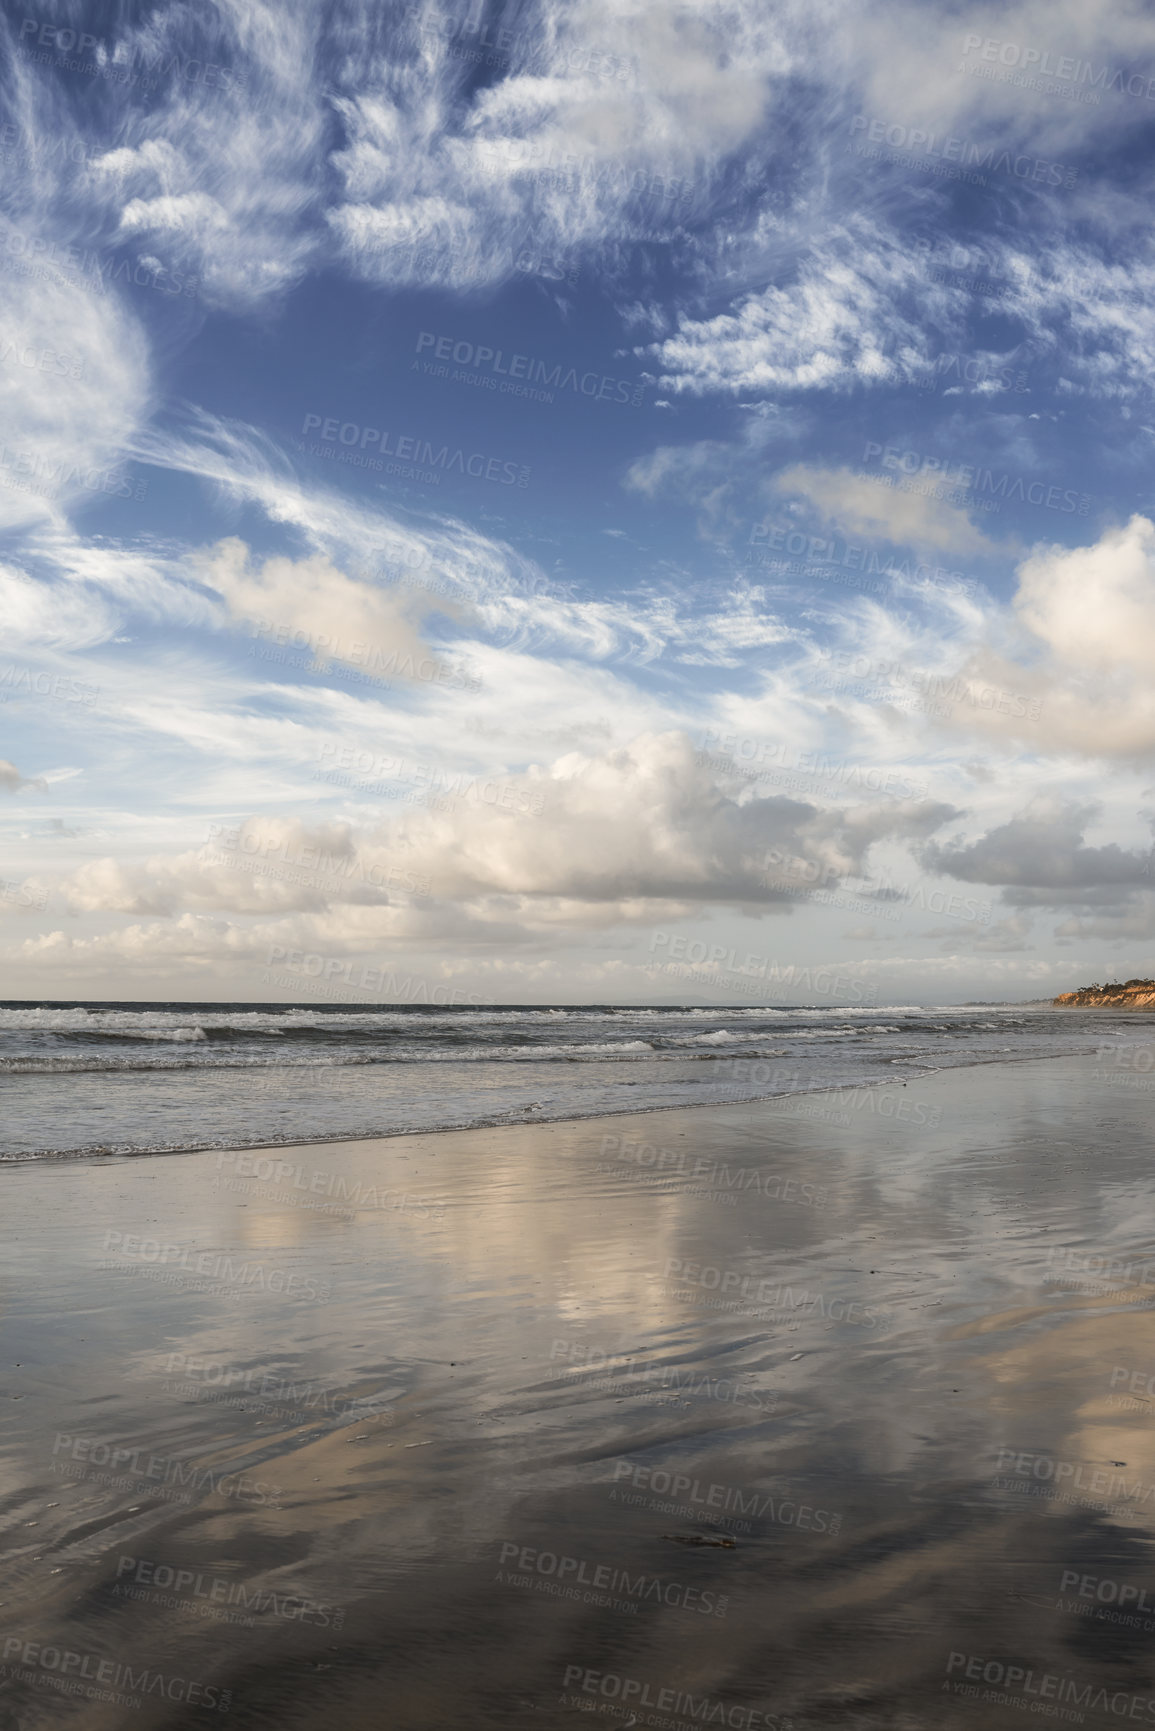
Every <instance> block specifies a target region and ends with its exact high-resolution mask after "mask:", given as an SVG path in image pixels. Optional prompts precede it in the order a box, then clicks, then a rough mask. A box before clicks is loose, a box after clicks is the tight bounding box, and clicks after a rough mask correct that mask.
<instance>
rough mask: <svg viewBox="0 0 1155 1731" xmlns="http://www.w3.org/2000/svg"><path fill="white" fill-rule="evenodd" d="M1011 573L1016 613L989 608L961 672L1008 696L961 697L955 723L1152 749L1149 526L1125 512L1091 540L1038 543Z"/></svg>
mask: <svg viewBox="0 0 1155 1731" xmlns="http://www.w3.org/2000/svg"><path fill="white" fill-rule="evenodd" d="M1018 575H1019V584H1018V589H1017V592H1016V595H1015V601H1014V615H1013V618H1012V619H1001V620H1000V618H999V616H998V615H997V614H993V613H992V614H991V615H990V617H989V618H988V621H987V632H986V635H985V638H984V640H983V641H982V642H981V643H980V644H978V645H977V646H976V648H975V650H974V652H973V653H972V654H971V655H970V657H969V658H968V659H967V661H966V662H965V664H964V665H963V666H962V667H961V668H960V669H959V670H958V678H959V680H960V681H961V682H963V683H970V684H971V685H976V686H985V687H986V688H987V689H989V690H996V691H997V690H998V689H999V688H1001V691H1002V696H1003V699H1005V701H1004V700H1001V701H1000V702H999V703H997V704H996V703H994V702H991V703H989V704H987V705H985V706H984V705H975V704H971V705H969V706H968V707H967V708H966V709H964V708H963V706H961V705H959V706H957V707H956V711H955V715H956V719H959V720H962V721H964V722H965V724H966V725H968V726H970V727H973V728H975V729H979V730H982V731H984V732H988V733H991V734H1001V735H1003V736H1004V737H1018V738H1021V739H1025V740H1027V741H1029V742H1030V743H1031V744H1032V745H1033V746H1035V748H1036V749H1038V750H1041V751H1046V752H1049V753H1053V752H1073V753H1077V754H1080V755H1091V756H1095V755H1102V756H1104V757H1108V756H1109V757H1118V758H1123V759H1133V760H1138V759H1140V758H1142V757H1145V756H1146V755H1147V754H1148V753H1149V752H1150V751H1151V749H1152V747H1153V746H1155V688H1153V687H1152V683H1151V678H1150V667H1151V659H1150V657H1151V650H1152V646H1153V645H1155V524H1153V523H1152V522H1151V521H1150V519H1148V518H1146V517H1142V516H1134V517H1132V518H1131V520H1130V522H1129V523H1128V524H1127V525H1126V526H1125V527H1124V528H1116V529H1107V530H1105V531H1104V533H1103V535H1102V536H1101V537H1100V539H1099V540H1098V541H1097V542H1096V543H1095V544H1094V545H1093V546H1091V547H1076V548H1067V547H1061V546H1044V547H1040V548H1036V550H1035V551H1034V553H1032V554H1031V556H1030V557H1029V558H1028V559H1026V560H1024V561H1023V563H1022V564H1021V565H1020V566H1019V571H1018ZM1016 626H1017V629H1016V628H1015V627H1016Z"/></svg>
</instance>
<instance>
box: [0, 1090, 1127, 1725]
mask: <svg viewBox="0 0 1155 1731" xmlns="http://www.w3.org/2000/svg"><path fill="white" fill-rule="evenodd" d="M1115 1082H1118V1078H1117V1077H1116V1078H1115ZM1149 1085H1150V1084H1149V1081H1148V1079H1146V1078H1145V1077H1144V1076H1143V1075H1142V1074H1133V1075H1131V1076H1130V1077H1129V1080H1128V1085H1127V1086H1122V1085H1112V1078H1111V1076H1109V1075H1107V1074H1105V1073H1104V1071H1103V1069H1102V1068H1101V1067H1097V1066H1096V1062H1095V1059H1094V1058H1093V1057H1092V1056H1090V1055H1088V1056H1083V1057H1078V1056H1071V1055H1066V1056H1064V1057H1063V1058H1062V1059H1061V1060H1060V1059H1054V1060H1051V1059H1032V1060H1030V1061H1027V1062H1017V1063H1001V1064H990V1063H988V1064H983V1065H979V1066H971V1067H960V1068H956V1069H948V1070H943V1071H940V1072H939V1073H938V1074H936V1075H930V1076H923V1077H917V1078H912V1079H910V1080H909V1081H908V1082H906V1083H905V1084H904V1083H902V1082H901V1081H896V1082H893V1083H890V1084H889V1085H886V1086H881V1087H874V1088H872V1089H869V1090H863V1089H856V1090H855V1091H854V1094H853V1099H854V1101H855V1104H853V1105H849V1104H848V1101H849V1099H850V1096H848V1095H843V1096H841V1097H840V1094H839V1093H838V1092H831V1093H824V1094H808V1095H805V1096H799V1095H794V1096H792V1097H789V1098H787V1099H782V1100H774V1101H766V1100H764V1101H758V1102H753V1103H750V1102H743V1101H735V1102H733V1103H731V1104H728V1105H727V1104H718V1103H715V1104H712V1105H711V1106H709V1107H708V1108H676V1109H667V1110H662V1111H654V1112H642V1113H630V1114H626V1115H618V1116H616V1117H603V1118H596V1119H585V1120H583V1121H572V1122H552V1123H542V1124H517V1125H506V1126H500V1127H489V1128H482V1129H471V1130H464V1131H458V1132H437V1133H433V1134H409V1135H404V1136H395V1137H392V1138H379V1139H373V1140H364V1141H356V1142H324V1143H321V1142H317V1143H312V1144H308V1143H302V1144H299V1145H296V1146H282V1147H276V1148H271V1149H267V1150H264V1151H261V1150H256V1149H250V1150H247V1151H242V1150H236V1149H232V1150H230V1149H214V1150H209V1151H207V1152H201V1153H185V1154H173V1155H141V1156H135V1157H122V1156H114V1157H108V1158H104V1159H95V1158H92V1159H71V1160H40V1161H29V1162H23V1163H18V1164H15V1165H13V1166H11V1167H10V1168H9V1169H7V1170H6V1171H5V1172H4V1173H3V1183H4V1187H5V1217H6V1220H7V1222H8V1224H9V1232H8V1234H7V1235H6V1236H7V1239H8V1242H7V1244H6V1248H5V1283H4V1300H5V1308H4V1322H3V1334H4V1346H3V1352H2V1354H0V1363H2V1364H3V1384H2V1387H0V1411H2V1412H3V1415H4V1432H3V1443H2V1448H3V1486H4V1509H5V1517H4V1521H5V1563H4V1572H3V1577H2V1584H0V1600H2V1601H3V1603H2V1605H0V1619H2V1622H0V1627H2V1636H0V1663H2V1667H3V1670H2V1675H0V1726H3V1727H5V1731H9V1728H10V1727H15V1726H19V1727H22V1728H25V1727H33V1726H36V1727H39V1726H42V1725H57V1724H59V1725H65V1724H68V1725H83V1726H85V1727H93V1728H94V1731H103V1728H105V1727H113V1726H121V1725H124V1724H131V1725H134V1726H141V1727H147V1726H158V1727H159V1726H164V1727H170V1726H173V1727H175V1726H182V1727H183V1726H186V1725H199V1724H212V1723H215V1722H220V1719H219V1717H218V1716H223V1715H225V1714H227V1717H228V1722H229V1723H230V1724H234V1725H236V1726H238V1727H273V1726H278V1727H280V1726H289V1727H321V1726H329V1725H334V1724H337V1725H342V1726H345V1727H355V1726H362V1725H364V1726H366V1727H368V1726H370V1725H372V1726H380V1725H382V1724H387V1725H388V1726H390V1727H391V1731H410V1728H412V1731H418V1728H426V1727H439V1726H444V1725H457V1724H460V1725H469V1726H475V1727H480V1726H494V1727H497V1726H503V1727H510V1726H526V1727H530V1726H533V1727H539V1728H548V1727H554V1726H563V1725H567V1724H570V1723H573V1722H576V1719H577V1716H578V1715H580V1714H582V1713H598V1714H599V1715H600V1716H601V1717H603V1718H604V1719H605V1720H606V1721H607V1722H610V1723H615V1724H619V1725H621V1726H623V1727H628V1726H631V1725H654V1726H664V1727H682V1726H692V1725H702V1724H716V1725H725V1726H731V1727H737V1728H741V1731H747V1728H765V1727H781V1726H784V1725H787V1724H790V1725H793V1726H796V1727H806V1726H815V1727H819V1726H828V1725H829V1726H835V1725H838V1726H847V1727H850V1726H854V1727H874V1726H878V1727H883V1726H885V1727H896V1728H898V1731H916V1728H917V1727H923V1726H960V1727H961V1726H974V1727H985V1726H991V1725H994V1726H1001V1725H1008V1726H1009V1725H1018V1724H1021V1723H1022V1722H1023V1715H1027V1716H1033V1717H1035V1718H1039V1717H1045V1718H1048V1719H1057V1720H1058V1721H1059V1722H1060V1723H1085V1724H1088V1725H1098V1724H1108V1723H1112V1722H1116V1721H1118V1720H1120V1719H1122V1718H1125V1717H1129V1718H1131V1719H1133V1720H1135V1721H1137V1722H1138V1723H1152V1722H1155V1667H1153V1664H1152V1661H1151V1659H1150V1658H1149V1657H1148V1655H1149V1654H1150V1652H1151V1647H1152V1644H1151V1639H1150V1636H1151V1633H1152V1631H1153V1630H1155V1577H1153V1576H1152V1574H1151V1571H1150V1554H1151V1553H1150V1546H1151V1538H1152V1532H1153V1530H1155V1433H1153V1429H1152V1420H1151V1409H1152V1405H1153V1404H1155V1376H1153V1374H1152V1373H1153V1372H1155V1356H1153V1354H1152V1352H1151V1346H1150V1342H1151V1319H1150V1311H1151V1308H1152V1306H1153V1305H1155V1226H1153V1218H1155V1217H1153V1216H1152V1213H1151V1211H1150V1208H1149V1207H1148V1206H1146V1204H1148V1203H1149V1202H1150V1198H1151V1191H1152V1185H1153V1182H1155V1180H1153V1177H1152V1161H1151V1153H1152V1146H1151V1144H1152V1134H1151V1113H1150V1099H1149ZM868 1095H869V1100H868V1098H867V1096H868ZM5 1714H7V1717H5ZM1080 1715H1081V1717H1080Z"/></svg>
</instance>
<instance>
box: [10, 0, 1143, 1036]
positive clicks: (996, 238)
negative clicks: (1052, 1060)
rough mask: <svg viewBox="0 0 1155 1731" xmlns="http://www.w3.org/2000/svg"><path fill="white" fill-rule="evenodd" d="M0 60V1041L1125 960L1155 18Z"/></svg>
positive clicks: (849, 10)
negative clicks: (31, 1016)
mask: <svg viewBox="0 0 1155 1731" xmlns="http://www.w3.org/2000/svg"><path fill="white" fill-rule="evenodd" d="M2 28H3V31H4V35H5V41H4V44H3V51H2V52H0V157H2V159H3V173H2V176H0V186H2V189H3V190H2V211H0V302H2V306H3V311H2V316H0V402H2V403H3V413H2V415H0V586H2V600H0V616H2V617H3V621H4V629H3V637H2V640H0V734H2V737H0V758H2V761H0V826H2V831H3V850H2V860H0V962H2V977H3V980H4V986H3V995H4V996H5V997H8V998H35V999H40V998H48V999H62V1000H68V999H77V998H79V999H93V998H96V999H119V1000H132V1001H136V1000H147V1001H166V1000H173V999H193V1000H200V1001H208V1000H219V999H230V1000H242V1001H248V1002H260V1001H285V1000H295V999H299V1000H301V1001H316V1002H318V1003H321V1002H326V1001H332V1002H343V1001H350V1002H352V1001H375V1000H377V999H378V998H380V997H382V996H384V997H386V998H394V997H397V998H400V999H402V1000H405V999H408V1000H410V1001H414V1002H424V1001H437V1002H446V1001H453V1002H471V1003H475V1002H476V1003H488V1002H494V1003H550V1002H607V1003H608V1002H622V1003H657V1004H660V1003H683V1002H686V1003H718V1004H738V1003H757V1002H760V1001H773V999H774V998H775V996H777V997H778V998H779V999H781V998H782V996H783V995H785V997H786V999H787V1000H788V1001H793V1002H814V1003H820V1002H831V1003H863V1002H877V1003H955V1002H963V1001H969V1000H979V999H983V1000H985V999H994V1000H1020V999H1028V998H1029V999H1038V998H1049V997H1051V996H1052V995H1054V994H1055V993H1057V992H1061V991H1066V990H1070V989H1073V988H1074V987H1076V986H1078V985H1081V984H1086V983H1088V982H1089V981H1092V980H1094V981H1106V980H1107V979H1109V978H1118V979H1127V978H1130V977H1134V976H1141V975H1151V974H1155V883H1153V878H1152V869H1153V861H1155V853H1153V847H1152V826H1153V822H1155V770H1153V767H1152V765H1153V759H1152V750H1153V747H1155V687H1153V686H1152V682H1151V678H1150V673H1151V667H1152V661H1153V652H1155V497H1153V496H1152V484H1151V480H1150V474H1151V464H1152V457H1153V455H1155V402H1153V400H1152V376H1153V367H1155V240H1153V237H1152V231H1151V225H1150V208H1151V196H1152V192H1153V191H1155V188H1153V187H1152V184H1151V183H1152V180H1153V179H1155V153H1153V152H1152V148H1151V146H1152V142H1153V139H1155V14H1152V13H1151V12H1150V10H1148V9H1144V8H1143V7H1142V6H1139V5H1129V4H1124V3H1122V0H1116V3H1115V4H1112V5H1107V4H1102V3H1098V0H1077V3H1076V0H1047V4H1045V5H1044V4H1042V3H1041V0H1012V3H1010V4H1004V5H1000V6H998V7H995V6H983V5H978V4H974V5H967V4H959V5H951V6H944V5H935V4H924V3H922V0H919V3H917V4H916V3H914V0H910V3H906V0H893V3H885V0H883V3H873V4H869V5H867V6H862V5H859V4H856V3H853V0H811V3H810V4H807V5H798V4H795V3H794V0H783V3H770V0H696V3H695V4H694V5H693V6H687V5H682V4H673V3H670V4H667V3H665V0H613V3H612V4H609V3H604V4H603V3H601V0H567V3H566V4H565V5H557V4H555V3H553V0H536V3H534V4H527V5H524V6H519V5H515V4H509V5H504V6H502V5H498V4H495V5H493V6H488V7H480V8H479V7H477V6H476V5H474V6H472V7H470V6H467V5H464V4H463V5H460V6H459V5H457V4H456V3H455V0H443V3H442V4H425V3H422V0H418V3H416V4H412V5H407V4H397V5H392V4H391V5H380V4H378V5H367V4H364V3H363V0H332V3H329V4H324V5H321V4H315V3H313V0H290V3H289V4H285V3H284V0H281V3H279V4H275V5H274V4H268V5H265V4H262V0H235V3H234V0H201V3H199V4H197V5H196V6H189V5H185V4H182V3H179V0H163V3H162V4H159V5H156V6H148V5H139V4H134V5H121V6H117V5H115V4H105V5H102V6H100V7H95V6H91V7H86V6H78V5H75V4H69V3H68V0H61V3H59V4H55V5H53V6H52V7H51V8H39V9H38V8H36V7H35V6H33V5H32V4H31V3H30V0H14V3H9V4H8V5H7V6H6V9H5V11H4V13H3V25H2Z"/></svg>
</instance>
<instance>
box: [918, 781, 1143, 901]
mask: <svg viewBox="0 0 1155 1731" xmlns="http://www.w3.org/2000/svg"><path fill="white" fill-rule="evenodd" d="M1096 815H1097V808H1096V807H1095V806H1094V805H1080V804H1077V803H1076V802H1074V801H1072V800H1069V799H1063V798H1061V797H1059V796H1056V795H1054V794H1041V795H1039V796H1038V797H1037V798H1035V799H1033V800H1032V801H1031V802H1030V804H1029V805H1028V806H1027V807H1026V809H1025V810H1024V811H1022V812H1020V813H1019V814H1018V815H1017V816H1015V817H1013V818H1011V819H1010V820H1009V821H1008V822H1006V823H1003V824H1000V825H998V826H997V827H996V828H994V829H992V830H989V831H988V832H987V834H986V835H983V836H980V837H979V839H978V840H977V841H973V842H969V843H968V842H966V841H964V840H963V839H962V838H961V837H959V838H956V839H955V840H953V841H950V842H945V843H939V842H929V843H928V844H927V845H926V847H925V848H924V849H923V850H922V854H921V859H922V863H923V865H924V866H926V867H927V868H928V869H929V870H931V871H934V872H943V873H947V874H949V875H950V876H951V877H955V878H961V879H963V880H964V881H965V882H967V883H981V884H1003V885H1006V886H1007V895H1006V900H1007V901H1009V902H1011V903H1013V904H1017V905H1019V906H1037V905H1046V904H1054V903H1057V902H1058V903H1068V902H1082V901H1096V900H1103V899H1109V900H1111V901H1114V902H1118V901H1119V900H1121V899H1124V898H1125V895H1126V892H1127V890H1128V889H1129V888H1131V887H1134V886H1138V885H1142V884H1144V883H1149V882H1150V879H1151V870H1152V865H1153V864H1155V853H1153V852H1152V851H1151V850H1150V849H1148V851H1147V852H1146V853H1132V852H1128V851H1127V850H1126V849H1124V848H1121V847H1119V845H1118V844H1117V843H1116V842H1110V843H1108V844H1107V845H1106V846H1103V847H1087V846H1086V845H1085V844H1084V840H1083V837H1084V834H1085V832H1086V830H1087V827H1088V825H1089V824H1090V823H1091V822H1092V820H1093V819H1094V817H1095V816H1096Z"/></svg>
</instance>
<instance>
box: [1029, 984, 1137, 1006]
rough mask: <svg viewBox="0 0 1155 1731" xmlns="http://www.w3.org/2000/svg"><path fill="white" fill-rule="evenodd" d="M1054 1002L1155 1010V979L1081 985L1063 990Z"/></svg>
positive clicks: (1069, 1004)
mask: <svg viewBox="0 0 1155 1731" xmlns="http://www.w3.org/2000/svg"><path fill="white" fill-rule="evenodd" d="M1051 1002H1052V1003H1054V1004H1062V1005H1065V1006H1067V1007H1068V1008H1070V1007H1071V1006H1075V1007H1084V1006H1087V1005H1090V1006H1092V1007H1109V1008H1112V1009H1116V1010H1122V1009H1136V1010H1155V980H1127V981H1126V982H1125V983H1124V984H1122V985H1118V984H1114V985H1110V986H1097V985H1096V986H1080V987H1079V990H1078V991H1077V992H1063V993H1062V995H1061V996H1060V997H1057V998H1052V1000H1051Z"/></svg>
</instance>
